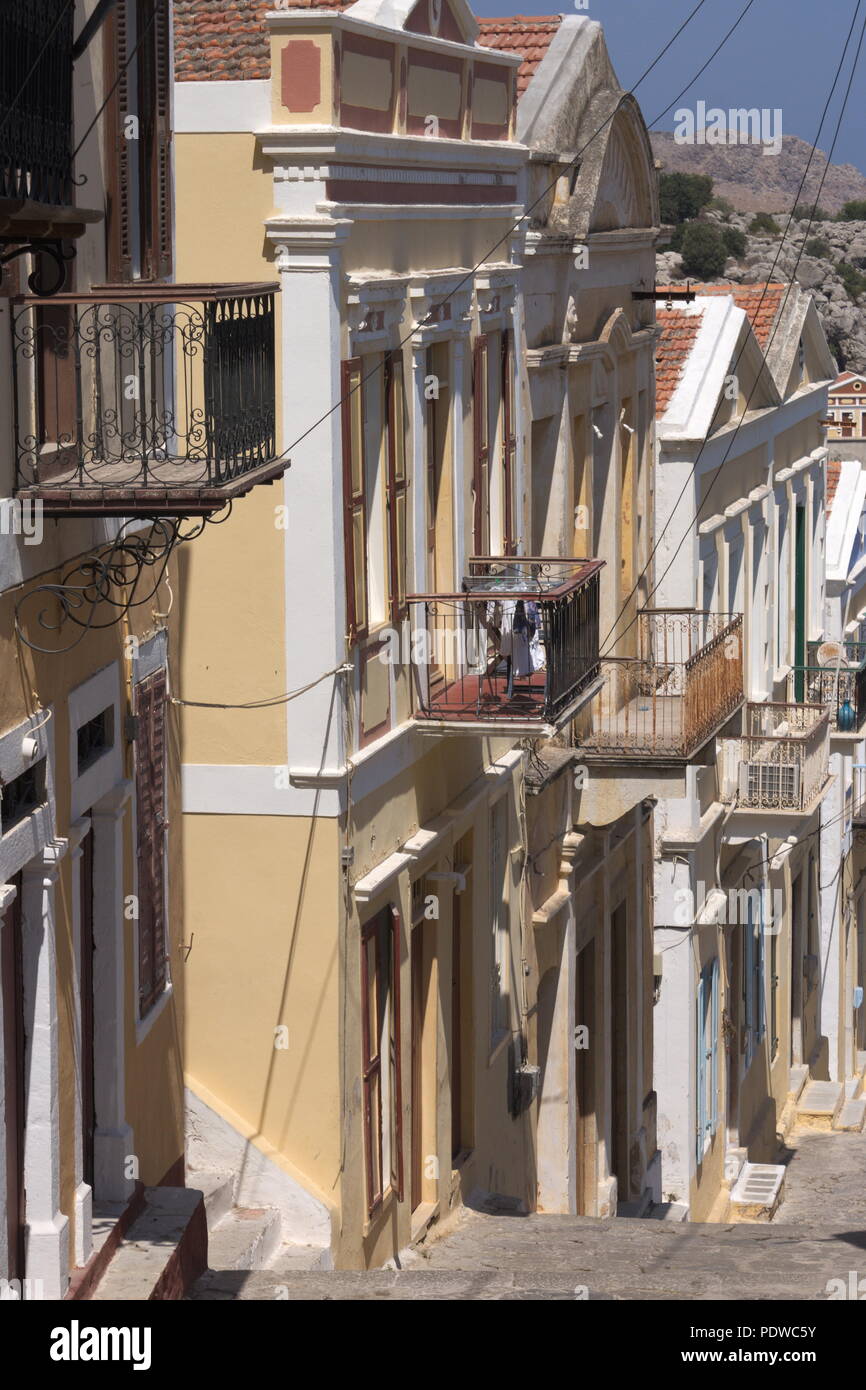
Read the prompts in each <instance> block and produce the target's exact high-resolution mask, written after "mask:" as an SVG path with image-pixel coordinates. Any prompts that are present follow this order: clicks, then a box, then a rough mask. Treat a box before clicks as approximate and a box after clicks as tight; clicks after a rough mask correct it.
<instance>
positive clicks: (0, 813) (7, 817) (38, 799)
mask: <svg viewBox="0 0 866 1390" xmlns="http://www.w3.org/2000/svg"><path fill="white" fill-rule="evenodd" d="M45 795H46V793H45V759H44V758H43V759H42V760H41V761H40V762H38V763H34V764H33V766H32V767H28V768H26V769H25V770H24V772H21V773H19V775H18V776H17V777H13V778H12V779H11V780H10V781H9V782H7V783H6V785H5V786H0V835H5V834H6V832H7V831H8V830H12V829H13V827H14V826H16V825H20V823H21V822H22V821H23V820H26V819H27V817H28V816H29V815H30V814H31V813H32V812H33V811H35V810H37V809H38V808H39V807H40V806H42V805H43V804H44V802H45Z"/></svg>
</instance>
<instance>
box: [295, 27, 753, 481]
mask: <svg viewBox="0 0 866 1390" xmlns="http://www.w3.org/2000/svg"><path fill="white" fill-rule="evenodd" d="M705 3H706V0H698V4H697V5H695V7H694V9H693V10H692V11H691V13H690V14H689V15H687V16H686V18H685V19H684V20H683V22H682V24H681V25H680V27H679V28H678V29H677V30H676V32H675V33H674V34H673V36H672V37H671V38H670V39H669V40H668V42H667V43H666V44H665V46H664V48H663V49H662V50H661V52H660V53H658V54H657V55H656V57H655V58H654V59H653V61H652V62H651V63H650V65H649V67H648V68H646V69H645V70H644V72H642V73H641V75H640V77H639V78H638V80H637V82H635V84H634V86H633V87H630V88H629V90H628V91H626V92H623V93H622V94H621V95H620V96H619V97H618V98H617V102H616V105H615V106H614V108H613V110H612V111H611V113H610V115H609V116H607V117H606V118H605V119H604V120H603V121H602V123H601V125H600V126H598V127H597V128H596V130H594V131H593V133H592V135H590V137H589V139H588V140H587V141H586V143H585V144H584V145H582V146H581V148H580V149H579V150H578V151H577V153H576V154H574V155H572V157H571V159H570V160H569V161H568V162H567V163H566V164H564V165H562V166H560V172H559V173H558V174H557V176H556V178H555V179H552V180H551V181H550V183H549V184H548V185H547V186H546V187H545V188H544V189H542V191H541V193H540V194H539V195H538V197H537V198H536V199H535V200H534V202H532V203H530V204H529V206H528V207H527V209H526V211H525V212H523V213H521V215H520V217H518V218H517V220H516V221H515V222H513V223H512V225H511V226H510V227H509V228H508V230H507V231H506V232H504V233H503V234H502V236H500V237H499V239H498V240H497V241H496V242H494V244H493V245H492V246H491V247H490V248H489V249H488V250H487V252H486V253H485V255H484V256H483V257H482V258H481V260H480V261H478V262H477V263H476V264H475V265H474V266H473V267H472V269H471V270H468V271H467V272H466V274H465V275H464V276H463V277H462V278H461V279H460V280H459V281H458V282H457V284H456V285H453V286H452V288H451V289H450V290H449V291H448V293H447V294H445V295H443V297H442V298H441V299H437V300H436V302H435V304H433V305H431V307H430V308H429V309H428V311H427V313H426V314H425V315H424V317H423V318H422V319H419V320H418V322H417V323H416V324H415V325H414V326H413V328H412V330H411V332H409V333H407V335H406V337H405V338H401V339H400V341H399V342H398V343H397V345H396V347H393V348H390V349H389V352H388V353H387V354H385V356H388V355H390V354H391V353H394V352H399V351H400V349H401V348H403V347H405V346H406V344H407V343H408V342H410V341H411V339H412V338H413V337H414V336H415V334H416V333H417V331H418V329H419V328H421V327H423V325H424V324H425V323H427V321H428V319H430V317H431V316H432V315H433V314H434V313H436V312H437V311H438V310H439V309H440V308H441V307H442V305H443V304H447V303H448V301H449V300H450V299H452V298H453V296H454V295H455V294H457V292H458V291H459V290H460V289H461V288H462V287H463V286H464V285H465V284H466V283H467V282H468V281H470V280H471V279H472V278H473V276H474V275H475V274H476V273H477V272H478V271H479V270H481V269H482V267H483V266H484V265H486V264H487V262H488V261H489V260H490V257H491V256H492V255H493V254H494V253H495V252H496V251H498V250H499V247H500V246H502V244H503V242H506V241H507V240H508V238H509V237H510V236H513V235H514V233H515V232H516V231H518V230H519V228H520V226H521V224H522V223H523V222H525V221H526V220H527V219H528V217H529V215H530V213H532V212H533V210H534V209H535V208H537V207H538V205H539V203H541V202H543V201H544V199H545V198H546V197H547V195H548V194H549V193H550V192H551V191H552V189H554V188H555V187H556V185H557V183H558V182H559V180H560V179H561V178H562V176H563V173H564V172H566V171H567V170H569V169H571V168H573V167H574V165H576V164H577V163H578V162H579V160H580V159H581V158H582V156H583V155H584V153H585V152H586V151H587V150H588V149H589V147H590V145H591V144H592V143H593V141H594V140H596V139H597V138H598V136H599V135H601V133H602V131H604V130H606V129H607V127H608V126H609V125H610V123H611V121H612V120H613V119H614V117H615V116H616V114H617V112H618V111H619V109H620V107H621V105H622V103H623V101H624V100H625V98H626V97H629V96H634V94H635V92H636V91H637V89H638V87H640V86H641V84H642V83H643V82H644V81H645V80H646V78H647V77H648V76H649V74H650V73H651V72H652V70H653V68H654V67H655V66H656V65H657V64H658V63H659V62H660V61H661V59H662V58H663V57H664V56H665V54H666V53H667V52H668V50H669V49H670V48H672V47H673V45H674V43H675V42H676V40H677V39H678V38H679V36H680V34H681V33H682V32H683V30H684V29H685V28H686V27H687V25H689V24H690V23H691V21H692V20H693V19H694V17H695V15H696V14H697V13H698V11H699V10H700V9H702V7H703V5H704V4H705ZM754 3H755V0H747V3H746V5H745V6H744V7H743V9H742V10H741V11H740V13H739V15H738V16H737V18H736V20H735V21H734V23H733V24H732V25H731V27H730V29H729V30H728V32H727V33H726V34H725V36H724V38H723V39H722V40H721V41H720V42H719V43H718V44H717V45H716V47H715V48H714V50H713V52H712V53H711V54H710V56H709V58H708V59H707V60H706V62H705V63H704V64H703V65H702V66H701V67H700V68H699V69H698V71H697V72H696V73H695V75H694V77H693V78H692V79H691V81H690V82H688V83H687V84H686V86H685V87H684V88H683V91H682V92H680V94H679V96H676V97H674V100H673V101H672V102H671V103H670V106H673V105H674V104H675V103H676V102H677V101H679V99H680V97H681V96H682V95H683V93H684V92H687V91H688V89H689V87H691V86H692V84H693V83H694V82H696V81H697V79H698V78H699V77H700V75H701V73H702V72H704V70H705V69H706V68H707V67H708V66H709V64H710V63H711V62H712V61H713V59H714V58H715V57H716V56H717V55H718V54H719V53H720V52H721V50H722V48H723V47H724V46H725V44H726V43H727V41H728V39H729V38H730V36H731V34H733V32H734V30H735V29H736V28H737V26H738V25H739V24H740V23H741V21H742V20H743V19H745V17H746V15H747V14H748V12H749V10H750V9H751V8H752V5H753V4H754ZM670 106H667V107H665V110H664V111H663V112H661V113H660V115H659V116H657V117H655V120H660V119H661V117H662V116H663V115H665V114H666V112H667V111H669V110H670ZM653 123H654V122H653ZM383 370H384V362H377V363H375V364H374V365H373V366H372V367H371V368H370V370H369V371H368V372H366V373H365V374H364V375H362V376H361V377H359V379H358V380H357V381H356V382H355V384H354V386H352V387H351V388H350V389H349V390H348V391H347V392H346V394H345V395H344V396H343V395H341V396H339V397H338V399H337V400H336V401H335V402H334V404H333V405H332V406H330V407H329V409H328V410H326V411H324V412H323V413H322V414H321V415H320V416H319V418H318V419H317V420H314V421H313V423H312V424H311V425H310V426H309V427H308V428H307V429H305V430H304V431H303V433H302V434H299V435H298V437H297V438H296V439H294V440H293V441H292V443H291V444H289V445H288V446H287V447H286V448H285V449H284V450H283V452H282V453H281V454H279V455H278V457H279V458H281V459H282V458H285V457H286V455H287V454H290V453H291V452H292V450H293V449H296V448H297V447H298V445H299V444H302V443H303V441H304V440H305V439H307V438H309V436H310V435H311V434H312V433H313V432H314V431H315V430H317V429H318V428H319V426H320V425H323V424H324V423H325V421H326V420H329V419H330V418H331V416H332V415H333V414H334V413H335V411H337V410H339V409H340V408H341V407H342V405H343V403H344V402H345V401H348V400H350V399H351V397H352V396H353V395H354V394H355V392H356V391H360V390H361V389H362V388H363V386H364V385H365V384H366V383H367V382H368V381H369V380H371V378H372V377H374V376H376V374H377V373H378V372H381V371H383Z"/></svg>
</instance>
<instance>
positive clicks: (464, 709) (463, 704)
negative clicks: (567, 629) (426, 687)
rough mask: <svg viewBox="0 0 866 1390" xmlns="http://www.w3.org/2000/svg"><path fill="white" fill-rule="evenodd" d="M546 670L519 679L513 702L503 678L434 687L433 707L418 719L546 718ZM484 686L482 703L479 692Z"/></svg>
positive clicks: (464, 679)
mask: <svg viewBox="0 0 866 1390" xmlns="http://www.w3.org/2000/svg"><path fill="white" fill-rule="evenodd" d="M546 681H547V672H546V671H535V672H533V674H532V675H531V676H517V677H515V680H514V688H513V690H512V693H511V699H508V683H507V681H506V679H505V677H504V676H502V675H498V674H497V675H496V676H495V677H487V676H478V675H466V676H460V677H458V679H457V680H453V681H440V682H439V683H438V684H435V685H433V684H431V689H430V706H431V708H430V709H429V710H427V711H424V710H419V711H418V713H417V716H416V717H417V718H418V719H448V720H459V721H462V722H466V723H470V722H472V721H473V720H476V721H482V720H485V721H486V720H503V721H505V720H508V719H513V720H523V719H527V718H529V719H531V718H538V719H543V718H544V694H545V686H546ZM479 687H481V702H480V705H479V700H478V692H479Z"/></svg>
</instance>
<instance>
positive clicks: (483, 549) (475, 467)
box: [472, 334, 490, 555]
mask: <svg viewBox="0 0 866 1390" xmlns="http://www.w3.org/2000/svg"><path fill="white" fill-rule="evenodd" d="M487 385H488V383H487V335H486V334H482V335H481V337H480V338H476V339H475V343H474V345H473V348H472V499H473V502H472V547H473V550H474V552H475V554H476V555H485V554H486V553H487V551H488V550H489V548H490V543H489V532H488V527H487V524H486V523H487V512H488V507H489V489H488V468H489V459H490V449H489V440H488V429H489V422H488V418H487Z"/></svg>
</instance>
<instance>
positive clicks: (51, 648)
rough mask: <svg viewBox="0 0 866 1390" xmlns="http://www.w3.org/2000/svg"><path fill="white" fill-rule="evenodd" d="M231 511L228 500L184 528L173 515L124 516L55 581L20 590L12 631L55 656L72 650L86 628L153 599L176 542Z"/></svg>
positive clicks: (119, 618)
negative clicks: (105, 540) (103, 541)
mask: <svg viewBox="0 0 866 1390" xmlns="http://www.w3.org/2000/svg"><path fill="white" fill-rule="evenodd" d="M230 514H231V503H229V504H228V506H227V508H226V509H225V511H224V512H221V513H220V514H219V515H218V516H214V517H211V516H207V517H204V518H202V519H201V520H198V521H196V522H194V523H192V524H191V525H189V526H188V528H187V529H182V528H183V527H184V521H183V520H179V519H178V518H175V517H155V518H154V519H153V521H152V522H151V524H150V525H149V527H148V528H147V529H146V530H135V531H133V530H131V529H130V528H131V527H133V526H135V527H140V526H141V522H140V520H135V521H127V522H124V523H123V525H122V526H121V528H120V530H119V531H118V533H117V536H116V537H115V539H114V540H113V541H111V542H110V543H109V544H108V545H105V546H102V547H101V548H99V549H97V550H94V551H92V552H91V553H90V554H88V555H85V556H84V557H83V558H81V557H79V558H78V559H77V560H76V561H75V563H74V564H73V565H71V566H70V568H69V569H68V570H67V571H66V572H65V573H64V575H63V577H62V579H61V580H60V582H59V583H58V584H39V585H37V586H36V587H35V588H33V589H30V590H28V591H27V593H25V594H23V595H22V597H21V598H20V599H19V600H18V602H17V603H16V605H15V631H16V634H17V636H18V637H19V638H20V639H21V641H22V642H23V643H24V645H25V646H27V647H29V648H30V650H31V651H34V652H40V653H42V654H43V655H47V656H56V655H61V654H64V653H66V652H70V651H72V650H73V648H74V647H77V646H78V645H79V643H80V642H83V641H84V639H85V637H86V636H87V634H88V632H90V631H92V630H94V631H95V630H99V629H103V628H109V627H114V626H116V625H117V624H118V623H122V622H123V621H124V619H125V618H126V617H127V615H128V614H129V613H130V612H131V610H132V609H133V608H141V607H143V606H144V605H146V604H148V603H151V602H152V601H153V599H154V598H155V596H156V593H157V590H158V589H159V586H160V584H161V583H162V581H163V579H164V578H165V575H166V572H167V570H168V566H169V562H170V560H171V557H172V555H173V554H174V552H175V550H176V549H177V547H178V546H179V545H180V544H181V543H182V542H183V541H191V540H194V539H195V538H196V537H197V536H200V535H201V534H202V532H203V531H204V528H205V525H206V524H207V523H210V524H212V525H219V524H221V523H222V522H224V521H226V520H227V519H228V517H229V515H230ZM30 627H35V628H36V629H38V631H39V632H40V634H41V633H44V634H46V637H45V639H44V640H45V641H47V642H48V643H49V645H47V646H46V645H42V643H41V642H37V641H35V640H33V638H31V637H29V636H28V635H27V629H28V628H30Z"/></svg>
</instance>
